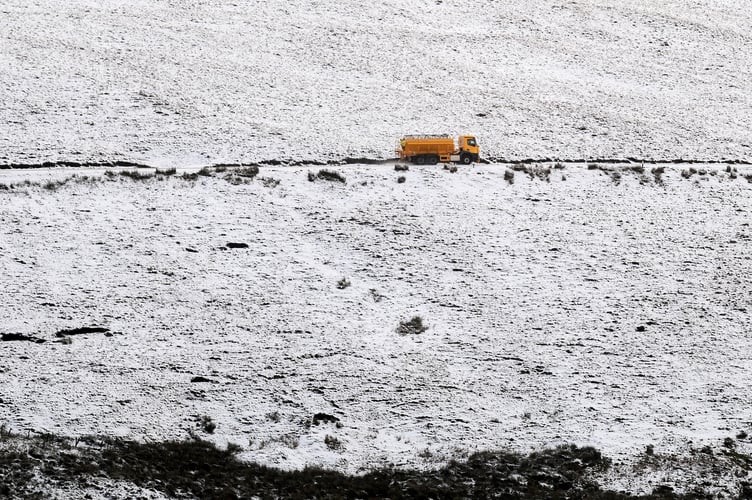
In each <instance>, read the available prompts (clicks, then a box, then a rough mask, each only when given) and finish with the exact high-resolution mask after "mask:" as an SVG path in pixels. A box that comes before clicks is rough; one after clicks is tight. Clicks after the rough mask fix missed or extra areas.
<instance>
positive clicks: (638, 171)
mask: <svg viewBox="0 0 752 500" xmlns="http://www.w3.org/2000/svg"><path fill="white" fill-rule="evenodd" d="M627 170H629V171H630V172H634V173H636V174H644V173H645V166H644V165H634V166H630V167H627Z"/></svg>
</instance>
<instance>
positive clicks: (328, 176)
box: [316, 169, 347, 184]
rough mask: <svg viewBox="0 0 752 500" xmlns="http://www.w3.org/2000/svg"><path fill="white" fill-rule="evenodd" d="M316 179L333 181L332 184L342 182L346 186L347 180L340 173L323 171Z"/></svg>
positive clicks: (320, 171)
mask: <svg viewBox="0 0 752 500" xmlns="http://www.w3.org/2000/svg"><path fill="white" fill-rule="evenodd" d="M316 177H318V178H319V179H323V180H325V181H332V182H341V183H342V184H345V183H346V182H347V180H346V179H345V178H344V177H343V176H342V174H340V173H339V172H335V171H334V170H326V169H322V170H319V173H318V174H316Z"/></svg>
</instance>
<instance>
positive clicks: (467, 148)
mask: <svg viewBox="0 0 752 500" xmlns="http://www.w3.org/2000/svg"><path fill="white" fill-rule="evenodd" d="M458 143H459V144H457V146H458V147H459V153H460V158H468V155H469V158H470V160H471V161H478V160H479V159H480V147H479V146H478V141H476V140H475V137H473V136H471V135H461V136H460V138H459V140H458ZM462 163H470V162H469V161H463V162H462Z"/></svg>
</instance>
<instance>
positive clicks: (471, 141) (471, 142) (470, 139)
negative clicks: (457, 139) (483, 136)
mask: <svg viewBox="0 0 752 500" xmlns="http://www.w3.org/2000/svg"><path fill="white" fill-rule="evenodd" d="M467 145H468V146H477V144H476V143H475V139H474V138H473V137H471V138H469V139H468V140H467Z"/></svg>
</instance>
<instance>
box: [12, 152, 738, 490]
mask: <svg viewBox="0 0 752 500" xmlns="http://www.w3.org/2000/svg"><path fill="white" fill-rule="evenodd" d="M613 168H618V169H620V170H621V169H623V168H624V166H618V167H613ZM681 168H682V167H681V166H679V167H676V168H669V169H667V170H666V173H665V174H663V176H662V181H663V184H658V183H657V182H656V179H655V178H654V176H653V175H652V174H651V173H650V171H649V170H646V173H645V175H643V176H641V175H639V174H637V173H633V172H630V171H627V170H622V176H621V178H620V179H619V180H618V181H619V183H618V184H617V183H616V182H615V180H614V178H613V176H612V175H610V174H608V173H605V172H602V171H600V170H589V169H587V168H586V167H585V166H584V165H579V166H577V165H575V166H567V167H566V168H565V169H563V170H553V172H552V173H551V176H550V182H544V181H542V180H539V179H535V180H531V179H530V178H528V177H527V176H526V175H525V173H524V172H516V173H515V177H514V183H513V184H511V185H510V184H508V183H507V182H505V180H504V178H503V176H504V172H505V167H503V166H500V165H482V166H475V167H472V168H462V169H460V171H458V172H457V173H456V174H451V173H449V172H448V171H446V170H443V169H441V167H440V166H430V167H412V168H411V170H410V171H409V172H405V173H404V174H400V173H397V172H394V171H393V169H392V166H391V165H382V166H374V165H370V166H362V165H353V166H347V167H340V168H339V171H340V172H341V173H342V174H344V175H345V176H346V177H347V184H339V183H331V182H326V181H322V180H317V181H316V182H309V181H308V180H307V175H306V174H307V171H308V170H309V169H307V168H290V167H266V168H262V171H261V173H260V174H259V177H258V178H256V179H255V180H254V181H253V182H251V183H250V184H242V185H233V184H231V183H229V182H227V181H226V180H224V179H223V178H222V175H224V174H217V175H216V176H215V177H200V178H199V180H198V181H195V182H190V181H186V180H183V179H180V178H177V177H175V178H168V179H165V180H162V181H158V180H154V179H152V180H147V181H143V182H137V181H132V180H130V179H126V178H120V177H116V178H115V179H114V180H102V181H97V182H96V183H94V184H89V183H79V184H75V183H74V184H68V185H66V186H64V187H61V188H58V189H57V190H48V189H45V188H43V187H41V186H31V187H21V188H15V189H14V190H10V191H4V190H0V228H1V229H0V271H1V273H0V300H1V301H2V303H3V318H4V319H3V326H2V328H3V331H2V333H23V334H26V335H29V336H33V337H36V338H40V339H45V340H47V342H45V343H40V344H37V343H31V342H3V343H1V344H0V348H1V349H2V351H3V355H2V357H1V358H0V373H2V377H3V388H2V389H3V390H2V399H1V400H0V422H7V423H8V424H9V425H10V426H11V427H12V428H14V429H15V430H19V431H23V430H27V429H28V430H33V431H38V432H41V431H49V432H55V433H61V434H65V435H74V436H75V435H82V434H92V433H93V434H106V435H113V434H114V435H124V436H129V437H135V438H137V439H163V438H185V437H187V436H188V435H189V432H197V433H199V434H201V435H204V431H203V430H202V426H201V425H200V423H199V422H198V419H199V418H200V417H202V416H208V417H210V418H211V419H212V420H213V422H214V423H216V430H215V431H214V434H213V437H212V439H214V440H216V441H217V442H218V443H220V444H224V443H226V442H233V443H237V444H240V445H241V446H242V447H243V448H244V449H245V452H244V454H243V456H244V457H245V458H248V459H252V460H257V461H260V462H262V463H268V464H275V465H280V466H283V467H299V466H302V465H304V464H319V465H327V466H333V467H336V468H338V469H340V470H345V471H351V472H357V471H362V470H364V469H366V468H369V467H373V466H377V465H383V464H388V463H394V464H400V465H419V466H423V465H432V464H438V463H440V462H441V461H442V460H444V459H446V458H447V457H450V456H452V455H453V454H455V453H457V450H461V452H462V453H464V452H472V451H475V450H482V449H494V448H500V447H511V448H513V449H519V450H521V451H528V450H530V449H533V448H541V447H547V446H552V445H554V444H557V443H567V442H574V443H577V444H591V445H594V446H596V447H598V448H599V449H601V450H602V451H603V452H604V453H605V454H607V455H609V456H613V457H616V458H617V459H623V460H629V459H630V457H634V456H636V455H638V454H640V453H641V452H642V451H643V450H644V449H645V446H646V445H648V444H654V445H655V447H656V451H657V452H658V451H660V452H672V451H681V450H686V448H687V446H688V441H692V442H693V443H694V446H701V445H702V444H705V443H708V444H718V443H719V442H720V441H722V440H723V439H724V438H725V437H733V436H735V435H736V434H737V433H738V432H739V431H740V430H746V431H747V432H748V433H752V415H751V414H750V411H749V405H748V404H747V402H748V401H749V400H750V397H751V396H752V394H751V393H750V387H752V374H751V373H750V371H749V369H748V367H749V366H750V361H751V360H750V352H751V349H750V348H751V347H752V345H750V344H751V342H750V337H749V331H750V322H749V312H750V310H752V299H750V297H751V295H750V294H751V293H752V282H750V279H749V276H750V273H751V272H752V260H750V257H752V247H750V244H749V242H750V238H752V229H751V228H750V221H751V220H752V217H750V212H751V211H752V197H751V196H750V195H751V194H752V184H751V183H749V182H747V180H745V179H744V177H743V175H746V174H752V170H749V169H747V170H744V169H743V167H739V172H738V176H737V178H735V179H733V178H731V174H730V173H728V172H726V171H725V170H724V169H723V168H719V167H710V168H709V170H708V173H707V174H706V175H699V174H697V175H694V176H692V177H691V178H690V179H685V178H683V177H682V176H681V175H680V170H681ZM311 170H313V171H317V170H318V167H316V168H315V169H311ZM710 172H712V173H713V174H714V175H711V174H710ZM84 173H90V172H86V171H82V172H80V174H84ZM21 174H22V175H23V176H25V177H26V178H27V179H36V180H41V181H44V180H46V179H48V178H54V177H55V176H56V175H58V176H59V175H60V173H59V172H50V171H44V170H35V171H30V172H22V173H21ZM21 174H19V173H17V172H16V173H14V172H9V171H3V172H0V183H5V184H8V183H10V182H11V179H15V180H14V182H17V181H18V176H19V175H21ZM65 175H68V174H65ZM397 175H405V176H406V178H407V180H406V182H405V183H404V184H398V183H397V182H396V177H397ZM12 176H15V177H12ZM261 178H274V179H277V180H279V181H280V183H279V185H278V186H276V187H272V186H271V184H270V183H269V182H268V181H267V183H266V184H268V185H265V183H264V181H263V180H262V179H261ZM102 179H105V178H102ZM228 242H242V243H247V244H248V245H249V248H247V249H227V248H226V244H227V243H228ZM343 277H346V278H348V279H349V280H350V282H351V286H349V287H347V288H344V289H339V288H338V287H337V282H338V280H340V279H341V278H343ZM416 314H417V315H421V316H422V317H423V318H424V319H425V320H426V323H427V324H428V326H429V327H430V328H429V330H428V331H427V332H425V333H423V334H422V335H419V336H400V335H398V334H397V333H396V332H395V329H396V327H397V325H398V324H399V322H400V321H401V320H405V319H409V318H410V317H412V316H413V315H416ZM81 326H103V327H107V328H109V329H110V330H111V332H113V333H114V335H112V336H109V337H108V336H105V335H104V334H102V333H96V334H89V335H81V336H74V337H71V338H72V343H71V344H68V345H66V344H62V343H59V342H57V340H58V339H57V338H56V337H55V332H57V331H59V330H61V329H66V328H75V327H81ZM196 376H202V377H205V378H207V379H209V380H210V382H191V380H192V379H193V377H196ZM318 412H322V413H327V414H331V415H333V416H335V417H337V418H339V419H340V422H341V424H342V425H341V426H339V427H338V426H335V425H333V424H322V425H319V426H312V427H309V426H308V425H307V424H308V423H310V421H311V417H312V416H313V415H314V414H315V413H318ZM327 435H329V436H333V437H336V439H338V440H339V442H340V443H341V448H340V449H330V447H328V446H327V445H326V444H325V441H324V440H325V437H326V436H327ZM686 479H687V478H686V477H685V478H684V480H686ZM612 480H613V479H612ZM620 484H621V483H620Z"/></svg>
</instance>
